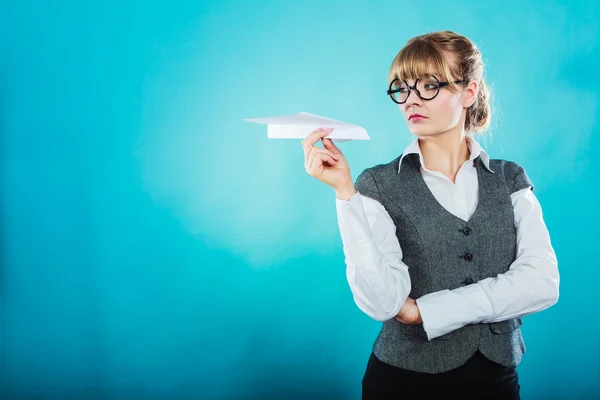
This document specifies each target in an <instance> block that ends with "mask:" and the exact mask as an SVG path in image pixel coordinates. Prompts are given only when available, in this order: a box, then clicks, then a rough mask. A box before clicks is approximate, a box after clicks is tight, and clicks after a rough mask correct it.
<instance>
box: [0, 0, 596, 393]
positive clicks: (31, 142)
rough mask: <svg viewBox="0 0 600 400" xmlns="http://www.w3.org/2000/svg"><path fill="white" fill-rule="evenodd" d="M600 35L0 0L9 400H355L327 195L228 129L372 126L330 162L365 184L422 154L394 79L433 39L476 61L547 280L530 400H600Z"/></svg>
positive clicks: (536, 15) (523, 22) (393, 18)
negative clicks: (459, 37) (345, 165)
mask: <svg viewBox="0 0 600 400" xmlns="http://www.w3.org/2000/svg"><path fill="white" fill-rule="evenodd" d="M482 3H485V4H482ZM598 21H599V13H598V6H597V5H596V2H594V1H589V2H585V1H561V2H547V1H544V2H542V1H536V2H520V1H503V2H499V1H498V2H491V1H490V2H479V1H473V2H465V1H463V2H445V1H428V2H419V1H412V2H398V1H377V2H367V1H355V2H346V1H326V2H320V1H295V2H293V3H292V2H287V1H286V2H283V1H275V0H273V1H246V2H242V1H176V0H173V1H168V2H167V1H165V2H160V1H145V2H142V1H129V2H121V1H115V0H110V1H104V2H95V3H92V2H81V1H67V0H65V1H59V2H50V1H48V2H41V1H20V2H9V1H3V2H2V3H1V6H0V51H1V53H0V122H1V125H0V140H1V141H0V160H1V163H2V164H1V172H2V174H1V182H0V183H1V188H2V196H1V210H2V214H1V215H2V222H1V225H0V226H1V235H2V236H1V242H0V243H1V257H2V258H1V261H2V263H1V268H0V284H1V286H0V309H1V313H0V318H1V319H0V334H1V336H0V339H1V342H0V343H1V347H0V351H1V357H0V362H1V365H0V379H1V380H0V385H1V386H0V387H1V393H0V397H2V396H4V398H7V399H126V398H138V399H142V398H143V399H270V398H273V399H275V398H279V399H283V398H287V399H309V398H310V399H317V398H329V399H358V398H360V381H361V379H362V375H363V373H364V368H365V366H366V362H367V358H368V356H369V352H370V349H371V346H372V343H373V341H374V339H375V337H376V335H377V333H378V332H379V329H380V326H381V323H379V322H377V321H374V320H371V319H370V318H369V317H367V316H366V315H364V314H363V313H362V312H361V311H360V310H359V309H358V308H357V307H356V305H355V304H354V302H353V300H352V296H351V292H350V290H349V287H348V284H347V282H346V276H345V264H344V255H343V253H342V245H341V238H340V236H339V231H338V226H337V217H336V210H335V201H334V199H335V195H334V192H333V190H332V189H331V188H330V187H328V186H327V185H325V184H323V183H321V182H319V181H317V180H316V179H314V178H312V177H310V176H308V175H307V173H306V171H305V170H304V165H303V164H304V154H303V152H302V148H301V146H300V140H269V139H267V136H266V126H264V125H258V124H253V123H250V122H246V121H243V118H252V117H268V116H277V115H289V114H293V113H296V112H299V111H307V112H312V113H315V114H319V115H325V116H328V117H331V118H335V119H340V120H342V121H347V122H351V123H355V124H358V125H361V126H364V127H366V128H367V130H368V132H369V134H370V135H371V138H372V140H371V141H367V142H365V141H353V142H347V143H341V144H340V145H339V146H340V147H341V149H342V151H343V152H344V154H345V155H346V156H347V158H348V159H349V162H350V166H351V169H352V176H353V179H355V178H356V177H357V176H358V174H359V173H360V172H361V171H362V170H363V169H364V168H366V167H368V166H372V165H374V164H377V163H381V162H387V161H389V160H391V159H393V158H395V157H396V156H397V155H399V154H400V152H401V151H402V150H403V149H404V147H405V146H406V145H407V144H408V143H409V142H410V140H411V139H412V136H411V134H410V132H409V131H408V129H407V127H406V124H405V123H404V121H403V119H402V115H401V113H400V111H399V110H398V108H397V106H396V105H395V104H394V103H392V101H391V100H390V99H389V98H388V97H386V96H385V91H384V90H385V89H386V88H387V87H386V85H387V81H386V79H387V72H388V69H389V66H390V64H391V61H392V59H393V58H394V56H395V55H396V53H397V52H398V51H399V50H400V49H401V48H402V46H404V45H405V44H406V41H407V40H408V39H409V38H411V37H413V36H416V35H420V34H423V33H427V32H431V31H438V30H446V29H450V30H453V31H455V32H457V33H460V34H463V35H466V36H467V37H469V38H471V39H472V40H473V41H474V42H475V43H476V44H477V45H478V47H479V48H480V49H481V51H482V53H483V55H484V61H485V63H486V75H485V76H486V78H487V82H488V83H489V85H490V86H491V90H492V92H493V94H494V104H493V107H494V111H493V113H494V121H493V128H492V130H491V132H490V133H487V134H485V136H484V137H483V138H480V139H479V140H480V142H481V143H482V145H483V146H484V147H485V148H486V150H487V151H488V152H489V153H490V154H491V155H492V157H494V158H505V159H509V160H513V161H516V162H518V163H520V164H521V165H523V166H524V167H525V168H526V170H527V172H528V174H529V176H530V177H531V179H532V181H533V182H534V185H535V186H536V194H537V196H538V198H539V199H540V202H541V204H542V207H543V210H544V216H545V221H546V223H547V225H548V228H549V230H550V233H551V238H552V243H553V245H554V247H555V249H556V252H557V256H558V260H559V270H560V272H561V279H562V281H561V294H560V299H559V302H558V303H557V304H556V305H555V306H553V307H552V308H550V309H548V310H546V311H544V312H542V313H538V314H534V315H530V316H527V317H526V318H525V319H524V322H525V323H524V325H523V327H522V330H523V333H524V336H525V342H526V345H527V353H526V355H525V357H524V359H523V362H522V364H521V366H520V367H519V371H520V378H521V386H522V396H523V398H525V399H567V398H568V399H584V398H585V399H589V398H593V396H592V394H596V395H600V380H599V379H598V378H599V377H600V357H599V354H600V316H599V313H598V304H599V296H598V295H597V282H598V280H599V278H600V268H599V263H598V258H597V256H595V255H594V251H597V246H598V244H597V242H598V237H599V233H600V232H599V226H600V212H599V211H598V210H599V208H598V205H597V202H598V200H597V197H598V194H599V191H598V176H599V172H600V171H599V168H598V163H597V162H596V160H595V159H594V156H595V154H596V153H597V152H598V151H599V150H600V149H599V139H598V136H599V133H600V132H599V131H598V124H597V119H598V116H599V115H600V114H599V109H598V93H599V90H600V80H599V79H598V74H597V65H598V61H599V55H600V53H599V49H598V38H599V37H600V29H599V26H598ZM398 390H399V391H401V388H398Z"/></svg>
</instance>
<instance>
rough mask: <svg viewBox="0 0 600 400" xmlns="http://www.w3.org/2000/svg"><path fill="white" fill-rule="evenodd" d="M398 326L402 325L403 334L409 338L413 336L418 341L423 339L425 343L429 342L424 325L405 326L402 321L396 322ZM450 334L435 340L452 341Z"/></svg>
mask: <svg viewBox="0 0 600 400" xmlns="http://www.w3.org/2000/svg"><path fill="white" fill-rule="evenodd" d="M396 322H397V323H398V324H400V330H401V331H402V333H404V334H405V335H407V336H412V337H414V338H418V339H423V340H425V341H427V340H429V339H428V338H427V332H425V329H423V325H422V324H418V325H409V324H404V323H402V322H400V321H396ZM449 335H450V333H449V334H447V335H443V336H439V337H437V338H435V339H433V340H434V341H435V340H447V339H450V337H449Z"/></svg>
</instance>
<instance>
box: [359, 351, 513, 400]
mask: <svg viewBox="0 0 600 400" xmlns="http://www.w3.org/2000/svg"><path fill="white" fill-rule="evenodd" d="M519 391H520V385H519V377H518V373H517V370H516V368H515V367H505V366H504V365H500V364H498V363H495V362H493V361H490V360H489V359H487V358H486V357H484V355H483V354H481V352H479V351H477V352H476V353H475V355H473V357H471V358H470V359H469V360H468V361H467V362H466V363H465V364H463V365H461V366H460V367H458V368H455V369H453V370H451V371H447V372H442V373H438V374H428V373H422V372H415V371H409V370H406V369H402V368H398V367H395V366H392V365H388V364H385V363H383V362H382V361H381V360H379V359H378V358H377V357H375V355H374V354H373V353H371V356H370V357H369V361H368V363H367V368H366V371H365V375H364V377H363V380H362V399H363V400H384V399H386V400H387V399H408V398H409V396H419V398H420V399H430V398H431V399H437V398H451V397H452V398H456V399H461V400H466V399H477V400H484V399H497V400H500V399H502V400H519V399H520V398H521V397H520V395H519Z"/></svg>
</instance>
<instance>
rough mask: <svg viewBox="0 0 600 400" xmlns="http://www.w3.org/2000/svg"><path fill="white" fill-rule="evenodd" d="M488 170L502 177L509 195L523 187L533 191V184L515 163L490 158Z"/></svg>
mask: <svg viewBox="0 0 600 400" xmlns="http://www.w3.org/2000/svg"><path fill="white" fill-rule="evenodd" d="M490 169H491V170H492V171H494V172H495V173H497V174H501V176H503V177H504V180H505V181H506V183H507V185H508V187H509V188H510V191H511V193H514V192H516V191H518V190H520V189H523V188H525V187H531V188H532V189H533V184H532V183H531V179H529V176H528V175H527V172H526V171H525V168H524V167H523V166H522V165H521V164H519V163H518V162H516V161H512V160H505V159H499V158H492V159H490Z"/></svg>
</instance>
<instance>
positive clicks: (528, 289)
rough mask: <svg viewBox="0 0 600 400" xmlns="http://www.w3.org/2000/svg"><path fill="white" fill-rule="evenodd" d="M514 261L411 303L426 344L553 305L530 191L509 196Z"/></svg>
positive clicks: (545, 240)
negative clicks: (501, 270)
mask: <svg viewBox="0 0 600 400" xmlns="http://www.w3.org/2000/svg"><path fill="white" fill-rule="evenodd" d="M511 198H512V203H513V208H514V219H515V221H514V223H515V227H516V233H517V257H516V260H515V261H514V262H513V263H512V264H511V265H510V268H509V270H508V271H506V272H505V273H502V274H499V275H498V276H496V277H490V278H486V279H483V280H481V281H479V282H475V283H474V284H471V285H468V286H464V287H460V288H457V289H454V290H441V291H438V292H434V293H429V294H427V295H425V296H422V297H420V298H419V299H416V302H417V306H418V307H419V311H420V313H421V318H422V319H423V328H424V329H425V331H426V332H427V336H428V338H429V340H431V339H433V338H436V337H438V336H442V335H445V334H447V333H449V332H451V331H453V330H455V329H459V328H461V327H463V326H465V325H467V324H475V323H490V322H500V321H504V320H508V319H511V318H517V317H523V316H525V315H528V314H532V313H534V312H538V311H542V310H544V309H546V308H548V307H550V306H552V305H553V304H555V303H556V302H557V301H558V296H559V282H560V277H559V273H558V266H557V260H556V254H555V252H554V249H553V248H552V245H551V243H550V235H549V233H548V229H547V228H546V224H545V223H544V220H543V216H542V209H541V206H540V203H539V202H538V199H537V198H536V196H535V195H534V193H533V191H532V190H530V188H524V189H522V190H519V191H517V192H515V193H513V194H512V195H511Z"/></svg>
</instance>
